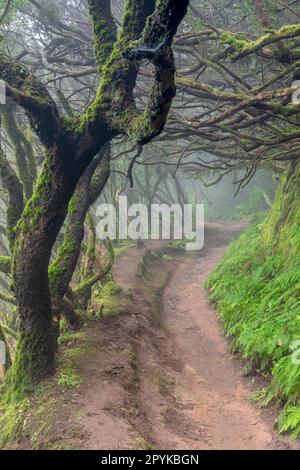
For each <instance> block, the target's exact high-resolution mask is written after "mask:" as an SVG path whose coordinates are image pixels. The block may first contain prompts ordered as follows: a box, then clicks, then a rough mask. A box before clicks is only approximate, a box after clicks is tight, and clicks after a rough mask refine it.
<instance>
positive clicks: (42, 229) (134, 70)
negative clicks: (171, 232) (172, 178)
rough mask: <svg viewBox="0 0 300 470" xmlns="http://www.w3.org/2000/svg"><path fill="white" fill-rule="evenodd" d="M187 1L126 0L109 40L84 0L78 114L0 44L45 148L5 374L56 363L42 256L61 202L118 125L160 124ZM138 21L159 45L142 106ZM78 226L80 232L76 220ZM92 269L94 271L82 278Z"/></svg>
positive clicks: (95, 9)
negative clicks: (94, 86) (65, 111)
mask: <svg viewBox="0 0 300 470" xmlns="http://www.w3.org/2000/svg"><path fill="white" fill-rule="evenodd" d="M188 3H189V1H188V0H180V1H179V0H173V1H169V0H160V1H159V2H157V8H156V10H155V12H154V13H153V18H152V20H151V21H148V22H146V20H147V16H148V14H149V13H151V12H152V11H153V8H154V2H153V1H152V0H151V2H149V1H148V0H143V1H137V0H127V1H126V5H125V13H124V18H123V21H122V26H121V31H120V34H119V38H118V40H117V41H116V42H115V43H114V47H113V49H112V42H113V39H114V34H115V27H114V26H113V29H112V31H110V32H109V33H108V32H107V33H105V31H106V29H107V28H106V26H105V28H103V27H102V26H104V23H103V22H105V25H106V24H108V23H111V22H112V17H111V13H110V10H109V8H108V7H109V2H105V1H103V2H102V1H100V0H98V1H97V0H89V7H90V13H91V18H92V23H93V29H94V41H95V53H96V59H97V62H98V63H99V65H101V76H100V79H101V83H100V86H99V88H98V90H97V93H96V98H95V100H94V101H93V103H92V104H91V105H90V106H89V107H88V109H87V111H86V112H84V113H83V115H82V116H81V117H77V116H71V117H68V118H66V117H65V116H62V115H60V113H59V110H58V107H57V106H56V103H55V101H54V100H53V98H52V96H51V95H50V93H49V92H48V91H47V88H46V87H45V86H44V85H43V84H42V83H41V82H40V81H39V80H38V79H37V78H36V77H34V76H33V75H32V74H31V73H30V72H29V71H28V70H27V69H26V68H25V67H24V66H23V65H20V64H17V63H16V62H14V61H13V60H11V58H8V57H6V56H5V54H3V53H1V54H0V78H2V79H3V80H5V81H6V84H7V95H8V97H9V98H11V99H12V100H13V101H14V102H15V103H17V104H19V105H20V106H22V107H23V108H24V109H25V111H26V113H27V116H28V118H29V120H30V123H31V126H32V129H33V130H34V131H35V132H36V134H37V136H38V137H39V139H40V141H41V143H42V144H43V145H44V147H45V149H46V154H47V155H46V160H45V163H44V167H43V170H42V173H41V175H40V177H39V178H38V181H37V183H36V185H35V188H34V191H33V194H32V196H31V197H30V199H29V200H28V202H27V204H26V207H25V210H24V211H23V213H22V216H21V218H20V220H19V221H18V223H17V226H16V229H15V231H14V234H15V241H14V255H13V283H14V293H15V296H16V299H17V302H18V308H19V314H20V341H19V344H18V348H17V353H16V360H15V363H14V365H13V367H12V369H11V372H10V374H9V375H10V378H11V381H12V383H13V384H14V386H16V387H18V386H20V384H21V385H23V386H27V385H30V384H33V383H36V382H38V381H39V380H41V379H43V378H44V377H45V376H47V375H48V374H50V373H52V372H53V370H54V365H55V363H54V356H55V335H54V325H53V318H52V305H51V295H50V286H49V278H48V266H49V262H50V256H51V251H52V247H53V245H54V243H55V241H56V238H57V236H58V234H59V232H60V230H61V228H62V225H63V223H64V220H65V218H66V215H67V212H68V206H69V208H70V211H71V212H72V210H73V209H74V211H75V212H76V211H77V207H78V206H77V203H79V202H80V201H79V200H76V197H75V198H74V199H73V200H72V196H73V194H74V192H75V189H76V186H77V184H78V182H79V180H80V178H81V177H82V175H83V174H84V172H85V171H86V169H87V168H88V166H89V165H90V163H91V162H92V160H93V158H94V156H95V155H96V154H97V153H98V152H99V151H100V150H101V149H102V148H103V146H104V145H105V144H107V143H108V142H109V141H110V140H111V139H112V138H113V137H115V136H116V135H118V134H124V135H128V134H129V135H130V136H132V137H133V138H134V139H135V140H136V141H138V142H143V143H146V142H148V141H149V140H151V139H152V138H153V137H155V136H156V135H158V134H159V133H160V132H161V131H162V129H163V126H164V124H165V122H166V119H167V115H168V111H169V109H170V106H171V103H172V99H173V97H174V95H175V85H174V75H175V68H174V61H173V55H172V51H171V43H172V40H173V37H174V34H175V32H176V30H177V27H178V25H179V24H180V22H181V20H182V19H183V17H184V15H185V13H186V9H187V6H188ZM101 5H104V6H105V8H101ZM145 24H146V29H145V34H144V40H146V42H147V43H146V44H145V46H146V47H148V48H149V47H150V49H151V48H153V46H157V48H158V51H159V54H156V53H155V54H154V55H153V54H150V59H151V60H152V61H153V63H154V65H155V76H154V84H153V87H152V89H151V92H150V94H149V100H148V105H147V106H146V108H145V111H144V112H142V113H141V112H140V111H139V110H138V109H137V108H136V106H135V102H134V99H133V92H134V87H135V82H136V78H137V74H138V71H139V67H140V64H141V60H142V58H143V57H146V56H147V57H148V55H149V54H148V52H147V54H146V55H145V54H144V48H143V47H140V45H138V43H136V41H138V40H139V39H140V36H141V35H142V31H143V28H144V26H145ZM162 36H163V37H162ZM132 41H135V43H134V44H132ZM137 45H138V47H136V46H137ZM154 49H155V47H154ZM111 50H112V52H111V54H110V51H111ZM95 181H96V180H95ZM28 192H29V191H28ZM70 201H72V202H71V204H70ZM75 212H74V213H75ZM71 215H72V214H71ZM73 215H74V214H73ZM77 222H78V220H77ZM78 227H79V225H78ZM73 229H74V230H75V225H74V226H73V228H72V230H73ZM73 233H74V232H73ZM78 233H79V235H80V236H79V238H80V237H82V230H81V231H80V230H79V231H78ZM66 235H67V236H66V238H65V241H64V243H63V246H62V247H61V249H60V251H59V257H60V258H61V260H62V259H64V260H66V259H67V260H70V259H71V258H72V259H74V260H75V256H74V257H73V255H70V252H72V253H73V252H74V253H75V251H76V250H75V248H76V242H75V240H74V239H73V235H72V233H71V232H70V231H68V232H67V234H66ZM61 260H56V262H55V263H54V265H53V266H52V267H51V270H50V280H51V281H50V282H51V290H52V289H53V291H54V292H55V293H57V292H59V291H61V292H63V290H64V289H62V287H61V286H62V285H63V284H65V285H68V283H67V282H66V279H67V276H65V273H66V271H65V270H64V267H63V266H62V263H61ZM70 272H71V271H70ZM62 273H63V276H62ZM98 277H99V276H98ZM61 279H64V282H62V281H61ZM95 279H97V276H96V277H94V278H93V279H91V280H89V281H88V284H90V283H91V282H94V280H95Z"/></svg>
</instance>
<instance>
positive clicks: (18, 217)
mask: <svg viewBox="0 0 300 470" xmlns="http://www.w3.org/2000/svg"><path fill="white" fill-rule="evenodd" d="M0 11H1V13H0V28H1V29H0V34H1V42H0V79H1V80H2V81H3V82H4V84H5V87H6V104H4V105H2V104H1V105H0V124H1V135H0V180H1V188H0V287H1V290H0V306H1V308H0V310H1V311H0V340H1V341H2V342H4V343H5V349H6V357H7V361H6V364H5V365H4V368H3V369H4V370H3V378H2V379H3V380H2V382H3V393H2V392H1V393H2V395H1V401H2V405H3V406H2V407H3V410H4V418H3V420H4V421H5V420H6V421H7V422H8V423H10V413H11V416H13V419H14V418H15V417H16V414H20V413H19V409H20V407H22V406H23V405H24V403H25V402H26V400H27V394H28V392H30V391H32V389H34V388H35V387H36V386H37V385H38V384H40V383H43V381H44V380H46V379H47V378H49V377H53V375H54V374H55V373H56V372H57V364H60V363H61V361H62V356H63V354H62V352H61V350H60V349H61V346H62V344H63V343H64V339H65V338H68V337H69V336H68V335H72V334H75V335H76V334H77V335H79V337H80V335H81V333H74V332H77V331H78V330H80V329H81V327H82V325H83V323H85V321H86V320H87V318H91V317H92V318H93V319H95V318H96V319H99V318H100V317H101V316H103V315H108V314H110V313H113V314H116V313H118V311H119V307H120V304H122V302H123V301H124V292H122V289H120V286H118V285H116V284H115V282H114V280H113V278H112V275H111V271H112V267H113V265H114V262H115V258H116V256H118V254H119V253H120V252H122V250H125V249H127V247H128V246H130V245H131V241H130V240H129V242H128V243H124V242H123V241H121V240H116V241H114V242H113V243H111V242H110V241H108V242H107V243H103V241H102V240H99V239H98V238H97V232H96V225H97V221H98V219H97V215H96V213H97V207H98V205H99V204H100V203H111V204H113V205H114V206H115V208H116V209H117V207H118V200H119V197H120V195H126V196H127V197H128V200H129V202H130V203H143V204H145V205H147V206H150V205H151V204H153V203H156V204H157V203H164V204H169V205H171V204H173V203H179V204H180V205H181V206H183V205H184V204H185V203H205V205H206V211H207V219H208V220H210V221H211V220H212V221H216V220H217V221H219V220H223V221H224V220H226V221H227V222H228V221H232V220H238V221H240V220H242V219H245V218H246V219H247V221H248V222H249V221H250V219H251V221H252V222H253V221H254V224H252V225H251V228H250V229H249V230H248V231H247V233H246V234H244V235H242V237H241V239H240V240H238V241H236V242H235V243H234V244H233V246H232V247H231V248H230V250H229V252H228V253H227V255H226V257H225V259H224V261H223V262H222V263H221V265H220V267H219V268H218V269H217V270H216V271H215V272H214V273H213V274H212V275H211V277H210V280H209V282H208V286H209V287H210V288H211V290H212V299H213V300H214V301H216V303H217V306H218V309H219V312H220V317H221V319H222V321H223V324H224V327H225V329H226V331H227V333H228V334H229V335H230V336H232V337H233V345H234V348H235V350H236V351H239V352H240V353H241V354H242V356H243V357H244V358H245V359H247V361H248V366H247V368H248V369H249V370H251V371H254V370H259V371H261V372H263V373H265V374H266V375H267V376H268V377H269V378H271V383H270V386H268V387H267V388H266V390H265V391H264V392H263V394H262V395H261V396H260V397H259V398H260V400H261V401H262V402H263V403H268V402H270V401H271V400H273V399H274V400H279V401H280V402H281V403H283V405H284V408H283V412H282V414H281V415H280V418H279V429H280V430H281V431H287V430H289V431H292V432H293V433H294V435H298V434H299V433H300V411H299V410H300V406H299V400H300V366H299V365H298V364H296V363H294V362H292V359H291V358H292V357H293V350H292V349H291V348H293V344H296V343H295V342H296V341H297V340H299V339H300V325H299V315H300V312H299V287H300V265H299V261H300V259H299V256H300V251H299V250H300V248H299V246H300V245H299V242H300V232H299V221H300V220H299V219H300V212H299V182H300V167H299V144H300V132H299V110H300V104H299V99H298V97H299V86H298V85H299V83H298V82H299V80H300V68H299V67H300V39H299V38H300V23H299V18H300V9H299V2H297V1H296V2H295V1H293V0H280V1H279V2H278V1H275V0H244V1H240V0H233V1H230V2H228V1H227V0H216V1H211V0H191V1H189V0H157V1H155V0H142V1H139V0H118V1H113V2H112V1H110V0H87V1H86V0H12V1H10V0H1V1H0ZM297 84H298V85H297ZM1 98H2V97H1ZM274 199H275V202H274V203H273V201H274ZM266 211H269V215H268V217H267V219H265V214H266ZM258 220H259V225H257V221H258ZM179 245H180V242H179ZM76 354H77V356H76ZM76 354H75V356H76V358H78V355H80V354H79V353H78V351H77V353H76ZM73 359H74V358H73ZM69 365H70V361H69V362H68V367H67V368H66V369H67V371H66V370H64V371H63V372H62V373H61V370H60V369H59V368H58V370H59V371H60V372H58V375H56V379H57V380H58V385H61V384H68V383H69V384H71V385H72V383H76V380H77V377H76V375H75V376H72V368H71V367H69ZM16 403H17V404H16ZM5 413H6V414H5ZM13 419H12V420H11V421H13ZM12 429H13V426H12ZM8 434H10V432H8ZM11 435H13V432H11Z"/></svg>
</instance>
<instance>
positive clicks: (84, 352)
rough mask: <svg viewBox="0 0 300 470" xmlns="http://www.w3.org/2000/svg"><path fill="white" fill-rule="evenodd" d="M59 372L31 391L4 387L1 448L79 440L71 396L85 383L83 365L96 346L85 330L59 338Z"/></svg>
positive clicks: (61, 446)
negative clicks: (72, 417) (22, 391)
mask: <svg viewBox="0 0 300 470" xmlns="http://www.w3.org/2000/svg"><path fill="white" fill-rule="evenodd" d="M59 344H60V352H59V355H58V356H59V357H58V367H57V372H56V375H55V376H54V377H53V378H51V379H49V380H46V381H45V382H43V383H42V384H40V385H38V386H36V387H35V388H34V389H33V390H32V392H31V393H30V394H26V395H22V394H17V395H16V394H12V393H10V391H9V389H7V390H5V388H4V387H3V389H2V394H1V398H0V449H3V448H11V447H13V448H14V447H17V448H18V447H20V448H22V449H27V448H28V449H49V450H68V449H72V448H74V447H76V442H77V440H80V439H81V437H82V435H81V427H80V425H79V424H78V423H77V422H76V420H75V419H72V421H71V422H72V424H70V421H69V417H70V416H71V415H72V403H71V402H72V396H73V394H74V393H76V392H77V389H78V387H79V386H80V385H82V384H83V383H84V373H83V371H84V367H85V366H84V364H85V362H86V361H87V358H88V355H90V354H92V351H93V345H92V344H91V340H90V339H89V338H88V337H87V334H86V333H85V331H82V332H78V333H67V332H65V333H64V334H63V335H62V336H61V337H60V338H59Z"/></svg>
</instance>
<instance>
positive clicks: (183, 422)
mask: <svg viewBox="0 0 300 470" xmlns="http://www.w3.org/2000/svg"><path fill="white" fill-rule="evenodd" d="M217 245H218V246H215V247H212V248H210V249H209V250H208V251H206V253H203V255H202V256H200V257H199V256H197V257H191V256H185V255H181V256H179V257H175V258H174V259H173V260H172V261H169V262H164V261H160V263H163V264H162V265H160V269H159V270H154V271H153V272H150V277H148V281H147V282H145V279H143V278H142V277H141V276H136V273H137V271H138V269H139V266H140V261H141V258H142V257H143V256H144V255H145V253H146V249H145V248H144V249H139V248H133V249H131V250H130V251H129V252H127V253H124V254H123V255H122V256H121V257H120V258H119V259H118V260H117V265H116V267H115V270H114V271H115V275H114V278H115V280H116V281H117V282H118V283H119V284H121V285H122V286H123V287H124V288H126V289H130V291H131V301H130V303H129V305H128V307H127V309H126V313H124V314H122V315H121V316H119V317H115V318H109V319H105V320H104V321H102V322H101V324H100V325H99V327H98V328H97V329H96V332H95V328H94V329H93V330H91V332H90V333H91V334H93V335H96V337H97V346H96V348H95V351H94V354H93V359H92V361H90V362H89V363H88V364H87V365H86V376H87V377H88V379H87V384H86V387H85V391H84V393H83V394H81V395H80V396H79V398H78V400H77V407H78V406H80V420H81V425H82V426H83V429H84V431H85V435H86V439H85V440H84V442H82V448H84V449H111V450H114V449H123V450H124V449H145V448H146V449H164V450H167V449H172V450H174V449H186V450H188V449H189V450H193V449H197V450H202V449H203V450H209V449H220V450H222V449H236V450H239V449H241V450H245V449H288V448H290V446H294V444H291V443H290V440H289V439H288V438H281V437H279V436H278V435H277V434H276V431H273V429H272V419H271V417H270V416H269V417H268V413H267V415H266V412H263V411H262V410H261V409H260V408H259V406H258V405H256V404H254V403H253V402H252V400H251V393H252V391H253V388H252V387H251V384H250V381H251V379H246V378H244V377H243V376H242V366H241V363H240V361H239V360H238V359H237V358H235V357H234V356H232V355H231V354H230V353H229V352H228V351H229V350H228V342H227V340H226V339H225V338H224V334H223V332H222V329H221V327H220V325H219V322H218V319H217V316H216V312H215V311H214V308H213V307H212V306H211V305H209V303H208V299H207V291H206V290H205V287H204V281H205V280H206V278H207V275H208V273H209V272H210V271H211V270H212V269H213V268H214V266H216V265H217V264H218V263H219V261H220V260H221V258H222V256H223V255H224V252H225V248H226V247H225V246H220V243H219V244H217ZM148 248H149V246H148ZM154 248H155V247H153V246H151V249H154ZM156 248H158V247H157V246H156ZM153 283H154V284H153ZM161 286H166V288H164V287H163V288H162V287H161ZM158 292H159V293H160V295H161V297H160V298H159V299H158V302H157V303H155V298H156V300H157V296H158ZM157 309H158V310H159V315H160V316H161V319H160V320H157V321H156V320H155V321H153V314H154V313H155V314H157Z"/></svg>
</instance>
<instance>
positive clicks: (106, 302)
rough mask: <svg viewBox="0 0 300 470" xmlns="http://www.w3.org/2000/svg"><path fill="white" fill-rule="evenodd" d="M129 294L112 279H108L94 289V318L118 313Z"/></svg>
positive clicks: (122, 309) (124, 304) (122, 308)
mask: <svg viewBox="0 0 300 470" xmlns="http://www.w3.org/2000/svg"><path fill="white" fill-rule="evenodd" d="M128 299H129V294H128V293H126V292H125V291H124V290H123V289H122V287H121V286H120V285H118V284H117V283H115V282H114V281H112V280H111V281H108V282H107V283H106V284H105V285H104V286H103V287H102V288H97V289H95V291H94V293H93V298H92V310H93V315H94V316H96V318H100V317H101V316H103V317H109V316H114V315H119V314H120V313H122V312H123V311H124V308H125V306H126V304H127V303H128Z"/></svg>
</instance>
